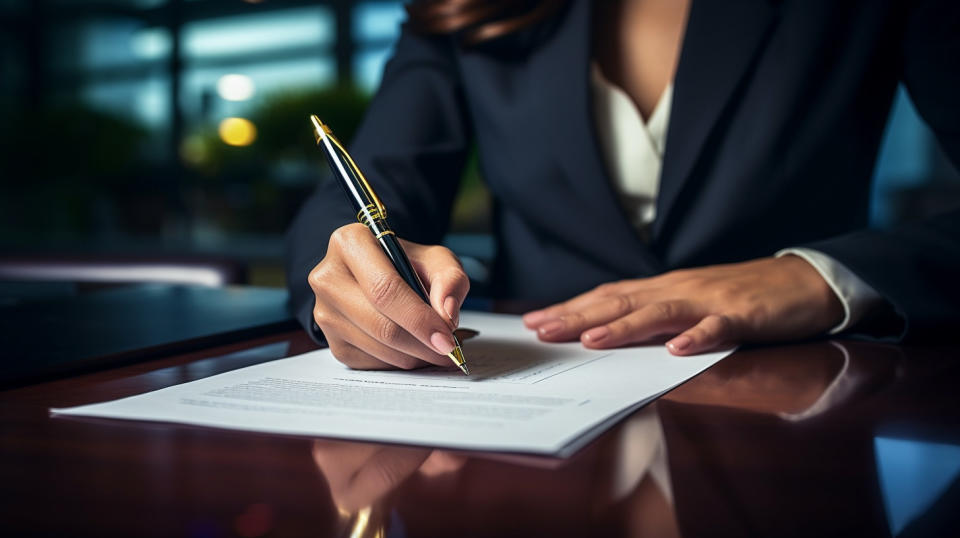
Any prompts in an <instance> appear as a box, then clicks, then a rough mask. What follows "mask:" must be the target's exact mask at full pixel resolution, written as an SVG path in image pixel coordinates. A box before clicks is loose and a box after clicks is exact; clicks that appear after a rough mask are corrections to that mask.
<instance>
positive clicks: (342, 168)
mask: <svg viewBox="0 0 960 538" xmlns="http://www.w3.org/2000/svg"><path fill="white" fill-rule="evenodd" d="M310 122H311V123H313V130H314V136H316V138H317V145H318V146H320V147H321V148H323V152H324V153H325V154H326V155H327V162H329V163H330V168H332V169H333V175H335V176H337V177H338V178H340V186H341V187H343V190H344V192H346V193H347V197H348V198H350V201H351V202H352V203H353V209H354V211H356V212H357V220H359V221H360V223H361V224H363V225H364V226H366V227H367V228H369V229H370V231H371V232H372V233H373V235H374V237H376V238H377V242H378V243H380V246H381V247H382V248H383V251H384V252H386V254H387V257H388V258H390V261H391V262H393V266H394V267H396V268H397V272H398V273H400V276H401V277H403V280H405V281H406V282H407V284H409V285H410V287H411V288H413V291H415V292H416V293H417V295H419V296H420V298H421V299H423V301H424V302H425V303H427V304H428V305H429V304H430V299H429V297H428V296H427V290H426V289H424V287H423V282H421V281H420V276H419V275H417V272H416V271H414V270H413V266H412V265H410V259H409V258H407V255H406V253H404V252H403V248H402V247H401V246H400V241H399V240H398V239H397V235H396V234H395V233H393V230H391V229H390V226H389V225H387V208H385V207H384V206H383V203H382V202H380V199H379V198H377V194H376V193H375V192H373V188H371V187H370V184H369V183H367V178H365V177H364V176H363V173H362V172H360V168H359V167H358V166H357V163H355V162H353V159H352V158H351V157H350V154H349V153H347V150H346V148H344V147H343V145H342V144H341V143H340V141H339V140H337V138H336V137H335V136H333V132H332V131H331V130H330V128H329V127H327V126H326V125H324V124H323V122H322V121H320V118H318V117H317V116H315V115H311V116H310ZM453 342H454V344H456V347H454V348H453V351H451V352H450V353H448V354H447V356H448V357H450V360H452V361H453V363H454V364H456V365H457V366H458V367H459V368H460V369H461V370H463V373H465V374H467V375H470V370H469V369H467V363H466V361H465V360H464V357H463V349H462V348H461V347H460V340H458V339H457V335H453Z"/></svg>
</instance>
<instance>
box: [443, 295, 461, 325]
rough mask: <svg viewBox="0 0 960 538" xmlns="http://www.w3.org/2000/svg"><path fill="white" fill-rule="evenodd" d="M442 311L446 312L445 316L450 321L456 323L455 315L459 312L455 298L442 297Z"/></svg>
mask: <svg viewBox="0 0 960 538" xmlns="http://www.w3.org/2000/svg"><path fill="white" fill-rule="evenodd" d="M443 311H444V312H446V313H447V317H448V318H450V321H452V322H453V324H454V325H456V324H457V315H458V314H459V312H458V311H457V300H456V299H454V298H453V297H447V298H446V299H444V300H443Z"/></svg>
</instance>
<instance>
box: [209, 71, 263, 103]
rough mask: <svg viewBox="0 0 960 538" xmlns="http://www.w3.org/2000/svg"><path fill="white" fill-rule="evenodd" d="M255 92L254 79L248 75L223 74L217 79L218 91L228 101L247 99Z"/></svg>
mask: <svg viewBox="0 0 960 538" xmlns="http://www.w3.org/2000/svg"><path fill="white" fill-rule="evenodd" d="M253 92H254V87H253V80H252V79H251V78H250V77H248V76H247V75H223V76H222V77H220V80H218V81H217V93H218V94H220V97H222V98H224V99H226V100H227V101H246V100H247V99H250V98H251V97H253Z"/></svg>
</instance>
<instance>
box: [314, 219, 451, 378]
mask: <svg viewBox="0 0 960 538" xmlns="http://www.w3.org/2000/svg"><path fill="white" fill-rule="evenodd" d="M400 242H401V243H403V248H404V250H405V251H406V253H407V256H408V257H409V258H410V262H411V263H412V264H413V268H414V269H415V270H416V271H417V273H418V274H419V275H420V278H421V279H422V280H423V284H424V286H425V287H426V288H427V290H428V292H429V296H430V305H427V304H425V303H424V302H423V300H421V299H420V297H419V296H418V295H417V294H416V292H414V291H413V290H412V289H410V286H408V285H407V283H406V282H404V280H403V279H402V278H401V277H400V274H399V273H397V270H396V269H395V268H394V267H393V264H391V263H390V260H389V259H388V258H387V256H386V254H384V252H383V250H382V249H381V248H380V245H379V244H378V243H377V240H376V239H374V237H373V235H372V234H371V233H370V231H369V230H367V229H366V227H364V226H363V225H362V224H359V223H355V224H348V225H346V226H343V227H341V228H338V229H337V230H336V231H335V232H333V234H331V236H330V243H329V246H328V247H327V255H326V256H325V257H324V258H323V260H321V261H320V263H319V264H317V266H316V267H314V268H313V270H312V271H310V276H309V277H308V279H309V281H310V287H311V288H312V289H313V292H314V295H315V296H316V304H315V306H314V309H313V319H314V321H316V323H317V325H318V326H319V327H320V329H321V330H322V331H323V335H324V336H325V337H326V339H327V343H328V344H329V345H330V350H331V351H332V352H333V355H334V356H335V357H336V358H337V359H338V360H340V362H342V363H344V364H346V365H347V366H349V367H351V368H357V369H380V368H391V367H395V368H404V369H410V368H417V367H420V366H425V365H427V364H428V363H430V364H437V365H441V366H448V365H449V364H450V360H449V359H448V358H447V357H446V356H445V355H446V354H447V353H449V352H450V351H451V350H453V347H454V343H453V336H452V330H453V329H454V328H456V326H457V321H458V318H459V312H460V305H461V304H462V303H463V299H464V297H466V295H467V291H468V290H469V289H470V281H469V279H468V278H467V275H466V273H464V272H463V268H462V267H461V265H460V262H459V260H457V258H456V256H454V255H453V253H452V252H450V250H448V249H446V248H444V247H441V246H427V245H420V244H417V243H411V242H409V241H404V240H402V239H401V240H400ZM431 306H432V308H431Z"/></svg>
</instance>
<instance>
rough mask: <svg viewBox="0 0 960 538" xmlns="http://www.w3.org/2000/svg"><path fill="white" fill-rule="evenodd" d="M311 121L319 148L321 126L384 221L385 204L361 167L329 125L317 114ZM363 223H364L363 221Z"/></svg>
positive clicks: (385, 215)
mask: <svg viewBox="0 0 960 538" xmlns="http://www.w3.org/2000/svg"><path fill="white" fill-rule="evenodd" d="M310 119H311V120H313V124H314V133H313V134H314V136H315V137H316V139H317V145H318V146H319V145H320V142H321V140H322V137H321V136H320V133H318V132H316V129H317V126H319V128H320V129H323V133H324V134H325V135H326V136H327V138H329V139H330V142H332V143H333V145H334V146H337V149H339V150H340V152H341V153H342V154H343V156H344V158H346V159H347V164H349V165H350V168H351V169H353V172H354V173H355V174H357V177H358V178H360V183H362V184H363V190H364V191H365V192H366V193H367V196H369V197H370V200H371V201H372V202H373V204H374V205H375V206H377V210H378V211H379V213H380V217H381V218H384V219H385V218H387V208H386V206H384V205H383V202H381V201H380V197H379V196H377V193H376V192H375V191H374V190H373V187H371V186H370V183H369V182H368V181H367V178H366V176H364V175H363V172H361V171H360V167H359V166H357V163H355V162H353V157H351V156H350V153H349V152H348V151H347V149H346V148H345V147H343V144H341V143H340V141H339V140H337V137H336V136H334V135H333V131H331V130H330V127H328V126H327V124H325V123H323V122H322V121H320V118H319V117H317V115H316V114H311V115H310ZM357 220H360V217H359V215H358V216H357ZM361 222H363V221H362V220H361Z"/></svg>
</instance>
